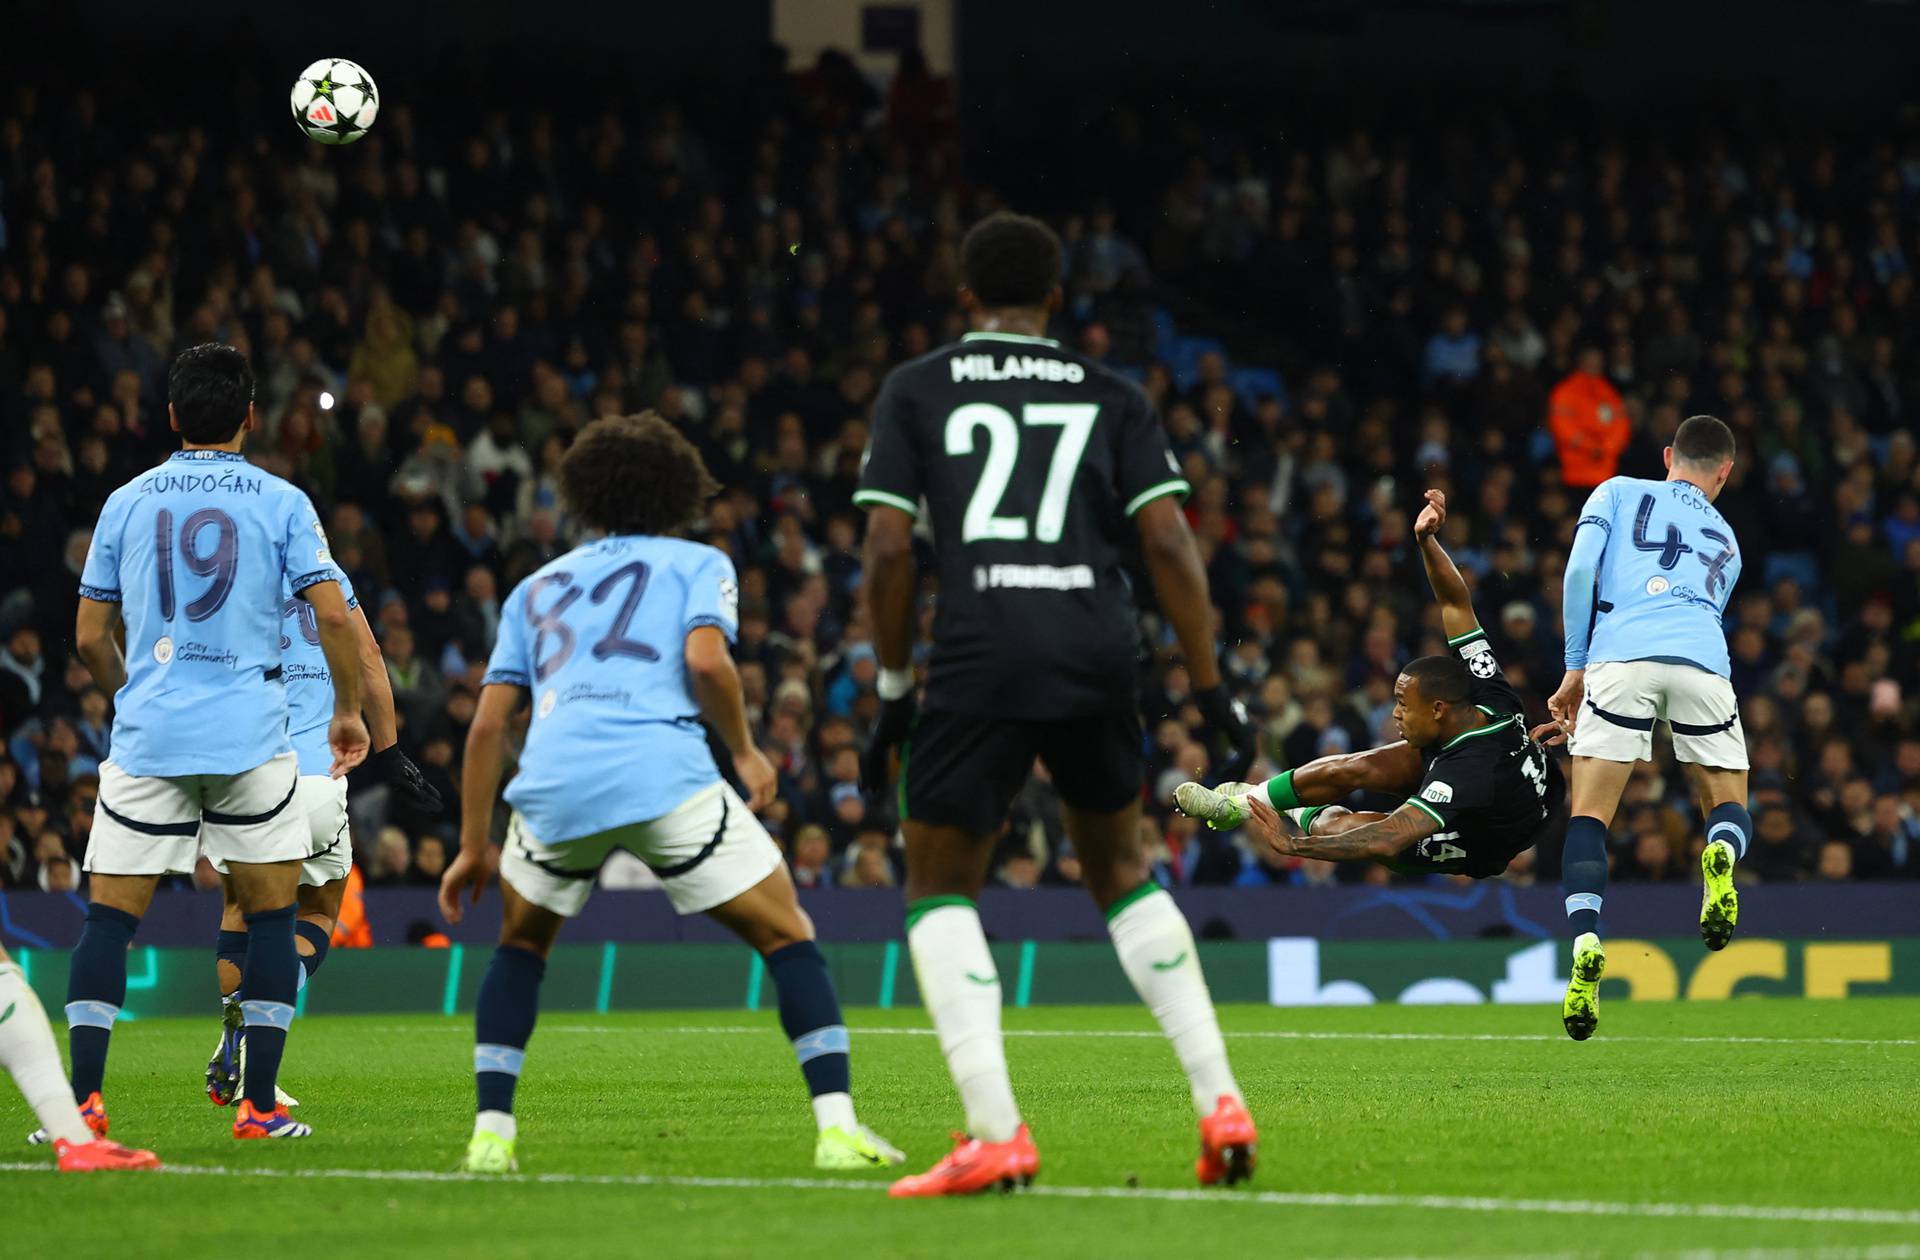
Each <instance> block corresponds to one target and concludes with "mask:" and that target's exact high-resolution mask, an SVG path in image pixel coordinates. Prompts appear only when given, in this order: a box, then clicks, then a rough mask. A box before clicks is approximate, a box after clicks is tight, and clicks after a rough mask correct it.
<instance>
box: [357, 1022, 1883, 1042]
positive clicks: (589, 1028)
mask: <svg viewBox="0 0 1920 1260" xmlns="http://www.w3.org/2000/svg"><path fill="white" fill-rule="evenodd" d="M454 1027H455V1028H456V1029H457V1030H458V1031H462V1032H464V1031H467V1030H466V1029H465V1028H464V1027H460V1026H454ZM381 1031H392V1032H419V1031H421V1029H420V1028H419V1027H418V1026H408V1025H398V1024H396V1025H387V1026H385V1027H384V1028H382V1029H381ZM540 1031H541V1032H553V1033H584V1034H594V1035H611V1036H623V1035H624V1036H639V1035H644V1034H646V1033H663V1032H664V1033H752V1034H755V1035H759V1034H764V1033H766V1032H767V1031H768V1028H767V1027H756V1026H752V1025H745V1024H713V1025H695V1024H689V1025H678V1026H671V1027H662V1026H650V1025H644V1024H643V1025H637V1026H634V1027H628V1028H606V1027H602V1026H599V1025H596V1024H555V1025H546V1024H543V1025H541V1026H540ZM849 1031H851V1032H853V1033H855V1034H857V1035H859V1036H862V1037H931V1036H933V1035H934V1034H933V1029H931V1028H873V1027H866V1026H862V1025H854V1026H852V1027H851V1028H850V1029H849ZM1002 1035H1003V1036H1007V1037H1122V1038H1138V1037H1145V1038H1151V1039H1154V1040H1159V1039H1160V1037H1161V1034H1160V1033H1158V1032H1154V1031H1152V1030H1150V1029H1144V1028H1089V1029H1071V1028H1009V1029H1006V1030H1005V1031H1004V1033H1003V1034H1002ZM1224 1035H1225V1036H1227V1037H1230V1038H1241V1039H1245V1040H1251V1041H1556V1042H1558V1041H1565V1040H1567V1037H1566V1035H1565V1034H1564V1033H1563V1034H1561V1035H1558V1036H1554V1035H1551V1034H1548V1033H1420V1032H1405V1033H1398V1032H1324V1031H1318V1030H1314V1031H1309V1030H1302V1029H1291V1030H1290V1029H1256V1030H1248V1031H1241V1032H1232V1031H1229V1032H1226V1033H1225V1034H1224ZM1602 1039H1603V1040H1605V1041H1607V1042H1639V1043H1643V1044H1645V1043H1650V1044H1661V1045H1699V1046H1707V1045H1711V1046H1725V1045H1744V1046H1920V1038H1916V1037H1604V1038H1602Z"/></svg>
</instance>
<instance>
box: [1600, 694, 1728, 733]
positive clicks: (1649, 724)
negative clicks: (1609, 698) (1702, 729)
mask: <svg viewBox="0 0 1920 1260" xmlns="http://www.w3.org/2000/svg"><path fill="white" fill-rule="evenodd" d="M1587 707H1588V708H1589V709H1592V710H1593V711H1594V712H1595V713H1597V714H1599V715H1600V716H1601V717H1603V718H1605V719H1606V720H1607V721H1609V722H1611V723H1613V724H1614V725H1615V726H1624V727H1626V728H1627V729H1628V730H1630V731H1650V730H1652V729H1653V719H1652V718H1650V717H1643V718H1637V717H1622V716H1621V715H1620V714H1618V713H1609V712H1607V711H1606V710H1605V709H1603V708H1601V707H1600V706H1599V705H1597V704H1595V703H1594V702H1593V697H1592V696H1588V697H1587ZM1727 725H1728V726H1731V725H1733V723H1731V722H1729V723H1727ZM1673 729H1674V730H1676V731H1680V733H1681V734H1682V735H1692V734H1694V733H1695V732H1693V731H1691V730H1685V731H1682V730H1680V727H1678V726H1675V727H1674V728H1673ZM1720 729H1722V730H1724V729H1726V728H1725V727H1721V728H1720Z"/></svg>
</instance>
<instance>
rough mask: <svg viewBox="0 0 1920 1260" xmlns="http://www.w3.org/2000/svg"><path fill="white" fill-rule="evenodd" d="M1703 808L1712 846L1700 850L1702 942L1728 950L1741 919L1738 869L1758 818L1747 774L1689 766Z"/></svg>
mask: <svg viewBox="0 0 1920 1260" xmlns="http://www.w3.org/2000/svg"><path fill="white" fill-rule="evenodd" d="M1687 772H1688V775H1689V777H1690V778H1691V779H1692V780H1693V790H1694V794H1695V796H1696V797H1697V798H1698V800H1699V802H1700V809H1701V811H1702V812H1703V813H1705V814H1706V816H1707V847H1706V848H1705V849H1703V850H1701V852H1700V939H1701V940H1703V941H1705V942H1706V944H1707V948H1708V949H1725V948H1726V947H1727V942H1728V941H1731V940H1732V939H1733V929H1734V925H1735V924H1736V923H1738V922H1739V920H1740V894H1739V893H1738V892H1737V891H1735V889H1734V886H1733V868H1734V866H1735V865H1736V864H1737V863H1738V862H1739V861H1740V859H1741V858H1743V857H1745V856H1746V855H1747V844H1748V842H1749V841H1750V840H1752V838H1753V818H1752V816H1751V815H1750V814H1748V813H1747V772H1746V771H1745V770H1744V769H1742V770H1723V769H1716V768H1714V767H1711V766H1704V765H1700V764H1698V763H1694V762H1689V763H1687Z"/></svg>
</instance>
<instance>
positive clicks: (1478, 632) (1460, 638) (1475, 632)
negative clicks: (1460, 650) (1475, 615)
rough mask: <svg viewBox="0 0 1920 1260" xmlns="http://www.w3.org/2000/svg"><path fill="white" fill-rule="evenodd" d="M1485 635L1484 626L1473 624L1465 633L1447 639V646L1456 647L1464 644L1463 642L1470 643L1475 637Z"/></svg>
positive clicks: (1483, 636)
mask: <svg viewBox="0 0 1920 1260" xmlns="http://www.w3.org/2000/svg"><path fill="white" fill-rule="evenodd" d="M1486 637H1487V631H1486V627H1484V626H1475V627H1474V628H1473V629H1471V630H1469V631H1467V632H1466V633H1465V634H1457V635H1455V636H1454V637H1453V638H1451V639H1448V640H1447V646H1448V647H1450V648H1457V647H1461V646H1464V645H1465V644H1468V643H1471V642H1473V641H1474V640H1475V639H1484V638H1486Z"/></svg>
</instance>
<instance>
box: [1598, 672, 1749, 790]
mask: <svg viewBox="0 0 1920 1260" xmlns="http://www.w3.org/2000/svg"><path fill="white" fill-rule="evenodd" d="M1655 722H1665V723H1666V724H1667V725H1668V726H1669V727H1670V728H1672V731H1673V754H1674V756H1676V757H1678V758H1679V759H1680V760H1681V761H1685V762H1690V763H1692V764H1694V765H1700V766H1708V767H1710V768H1713V769H1716V770H1745V769H1746V768H1747V735H1746V731H1745V730H1743V729H1742V728H1741V725H1740V703H1739V701H1738V700H1736V699H1735V698H1734V695H1733V684H1732V683H1730V682H1728V681H1727V680H1726V679H1724V678H1722V677H1721V676H1720V675H1718V674H1715V673H1710V672H1709V671H1707V670H1704V669H1701V668H1700V667H1699V666H1697V665H1680V664H1676V663H1674V662H1671V661H1601V662H1600V663H1598V664H1596V665H1591V666H1589V667H1588V668H1587V698H1586V700H1585V701H1583V702H1582V704H1581V706H1580V720H1579V721H1578V722H1577V723H1576V724H1575V725H1574V728H1573V738H1572V739H1570V740H1568V741H1567V751H1568V752H1570V753H1572V754H1573V755H1574V756H1576V757H1598V758H1600V759H1601V760H1602V761H1645V760H1646V759H1647V758H1649V757H1651V756H1652V755H1653V724H1654V723H1655Z"/></svg>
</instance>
